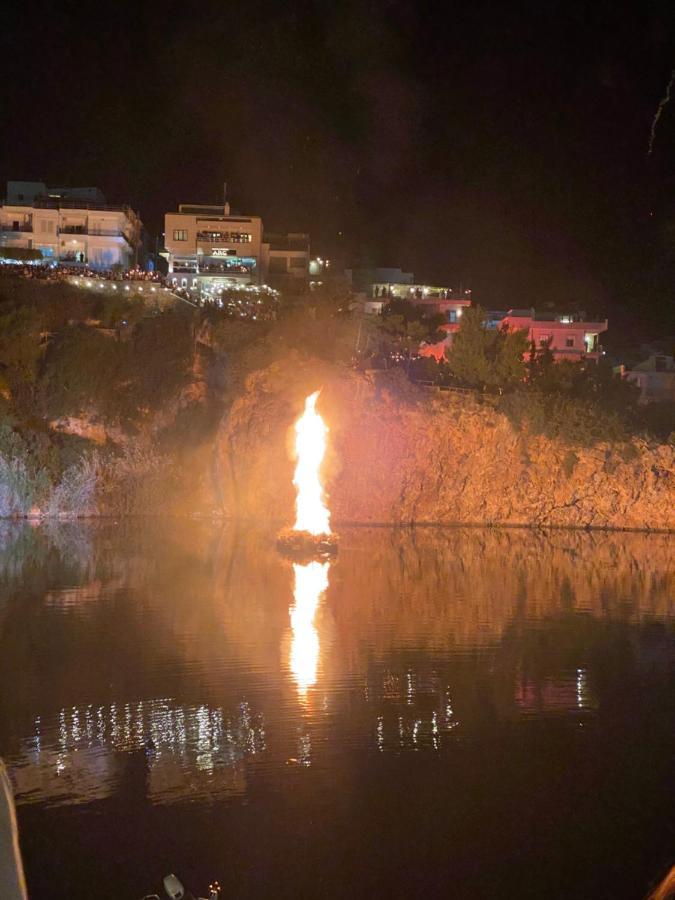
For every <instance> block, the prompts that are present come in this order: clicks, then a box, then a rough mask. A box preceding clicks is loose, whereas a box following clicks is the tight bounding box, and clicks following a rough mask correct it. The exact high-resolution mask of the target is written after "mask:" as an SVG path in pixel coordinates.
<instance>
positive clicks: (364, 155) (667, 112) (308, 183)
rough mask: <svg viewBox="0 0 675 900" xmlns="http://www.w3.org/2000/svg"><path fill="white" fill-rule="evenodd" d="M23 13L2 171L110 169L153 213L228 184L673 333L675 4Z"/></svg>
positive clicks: (12, 43)
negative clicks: (674, 75) (662, 103)
mask: <svg viewBox="0 0 675 900" xmlns="http://www.w3.org/2000/svg"><path fill="white" fill-rule="evenodd" d="M42 9H44V10H45V11H48V14H45V15H42V14H41V12H40V11H41V10H42ZM3 15H4V18H3V20H2V26H1V29H0V44H1V46H2V57H1V58H2V64H3V68H4V79H3V91H2V97H1V99H0V104H1V107H0V108H3V116H2V121H3V124H4V129H3V131H4V134H3V140H2V142H1V144H0V180H1V181H3V182H4V181H5V180H7V179H31V180H44V181H47V182H48V183H52V184H59V183H62V184H94V185H98V186H100V187H101V188H102V190H103V191H104V193H105V194H106V196H107V197H108V199H109V200H110V201H116V202H124V201H128V202H130V203H131V204H132V205H133V206H135V207H136V208H138V209H139V210H140V213H141V216H142V218H143V220H144V221H145V223H146V225H147V226H148V228H149V229H150V230H151V231H152V232H157V231H161V230H162V216H163V213H164V212H165V211H167V210H171V209H174V208H175V207H176V205H177V204H178V203H179V202H209V201H211V202H213V201H218V200H219V199H220V197H221V194H222V183H223V182H224V181H227V182H228V185H229V195H230V199H231V201H232V204H233V207H234V208H236V209H237V211H239V212H245V213H252V214H259V215H262V216H263V218H264V220H265V223H266V225H267V227H269V228H279V229H284V230H299V231H300V230H302V231H305V230H306V231H309V232H310V234H311V236H312V242H313V250H314V251H315V252H317V253H321V254H326V255H329V256H331V255H332V256H334V257H336V258H338V259H339V258H340V256H341V255H342V257H343V258H344V259H345V261H347V260H351V261H354V262H356V263H362V264H368V263H370V264H380V265H400V266H401V267H403V268H404V269H412V270H413V271H414V272H415V273H416V275H417V276H418V278H419V279H424V280H426V281H428V282H440V283H443V284H450V285H453V286H459V284H460V282H462V283H463V284H464V285H470V286H471V287H472V288H473V290H474V295H475V296H477V297H478V298H479V299H481V300H482V302H483V303H484V304H485V305H487V306H491V307H495V306H503V305H519V306H529V305H538V306H544V305H545V304H546V303H558V304H563V305H564V304H565V303H567V302H569V301H575V302H577V303H581V304H582V305H583V306H584V307H585V308H587V309H588V310H593V311H604V312H607V313H609V314H610V316H612V317H613V318H614V321H615V323H622V327H623V323H624V322H625V323H626V326H628V324H629V323H630V322H631V321H633V320H634V319H636V318H640V320H643V319H644V320H645V321H647V320H648V321H649V322H651V329H652V330H653V329H654V327H656V328H657V330H658V331H659V332H660V333H661V334H663V333H664V329H665V330H666V331H667V330H668V329H669V328H672V309H673V307H674V306H675V302H674V300H673V296H674V294H675V290H673V288H672V285H673V284H675V90H674V91H673V94H674V96H673V103H672V105H671V106H670V107H668V106H666V107H665V109H664V111H663V115H662V118H661V120H660V123H659V126H658V131H657V135H656V141H655V145H654V152H653V154H652V155H651V156H647V149H648V144H649V132H650V126H651V122H652V119H653V116H654V114H655V112H656V109H657V106H658V103H659V100H660V99H661V97H662V96H663V95H664V92H665V89H666V86H667V84H668V80H669V78H670V75H671V71H672V69H673V68H675V4H673V3H672V2H652V3H649V2H644V3H630V4H620V3H617V2H615V0H613V2H605V0H598V2H592V3H591V2H586V3H575V2H562V0H561V2H551V0H539V2H536V3H535V2H531V3H518V4H517V3H486V2H481V0H476V2H472V3H466V4H452V3H438V4H435V3H417V4H415V3H403V2H390V3H372V4H366V3H356V2H336V3H325V2H317V3H298V2H293V0H290V2H288V3H276V4H274V3H257V2H250V3H246V4H244V3H226V2H222V0H221V2H218V3H209V2H206V0H205V2H190V3H181V4H174V3H170V2H165V3H162V4H154V3H141V4H138V8H136V7H131V6H130V7H124V5H123V4H115V3H105V4H103V3H98V4H86V3H77V4H75V3H60V4H54V5H49V6H47V5H45V6H44V7H43V6H42V5H41V4H39V3H38V4H30V3H19V2H14V3H12V4H10V5H9V8H8V9H6V10H5V11H4V13H3ZM668 315H671V319H670V322H671V324H670V325H667V324H666V318H665V317H667V316H668ZM645 317H646V319H645ZM640 327H641V326H640ZM655 336H656V335H655Z"/></svg>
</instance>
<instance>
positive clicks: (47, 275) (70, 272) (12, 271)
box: [0, 262, 165, 285]
mask: <svg viewBox="0 0 675 900" xmlns="http://www.w3.org/2000/svg"><path fill="white" fill-rule="evenodd" d="M0 275H5V276H7V275H12V276H14V277H16V276H19V277H20V278H35V279H38V280H40V281H66V280H68V279H69V278H73V277H77V278H86V279H91V280H98V281H143V282H145V281H147V282H151V283H153V284H159V285H164V283H165V278H164V276H163V275H162V274H161V273H159V272H146V271H144V270H143V269H141V268H138V267H135V268H133V269H127V270H126V271H124V270H123V269H119V270H116V271H112V270H109V271H98V270H95V269H89V268H88V267H86V266H85V267H84V268H83V267H82V266H77V267H75V266H69V265H58V264H50V265H44V264H42V265H30V264H28V263H12V262H4V263H3V264H2V265H0Z"/></svg>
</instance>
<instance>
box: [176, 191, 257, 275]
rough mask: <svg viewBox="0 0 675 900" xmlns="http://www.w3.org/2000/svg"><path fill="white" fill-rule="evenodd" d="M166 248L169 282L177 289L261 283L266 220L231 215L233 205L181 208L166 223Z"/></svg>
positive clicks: (181, 205)
mask: <svg viewBox="0 0 675 900" xmlns="http://www.w3.org/2000/svg"><path fill="white" fill-rule="evenodd" d="M164 247H165V253H164V255H165V257H166V259H167V262H168V266H169V279H170V280H173V281H174V282H175V283H176V284H177V285H178V286H181V287H196V286H197V285H198V284H200V283H202V284H203V283H204V282H206V283H207V284H212V283H213V284H218V283H220V282H222V283H223V284H244V285H246V284H260V283H262V281H263V279H262V278H261V275H262V270H263V259H262V256H263V226H262V219H261V218H260V217H259V216H233V215H230V204H229V203H224V204H222V205H220V206H202V205H195V204H190V203H181V204H180V206H179V207H178V212H175V213H167V214H166V215H165V217H164Z"/></svg>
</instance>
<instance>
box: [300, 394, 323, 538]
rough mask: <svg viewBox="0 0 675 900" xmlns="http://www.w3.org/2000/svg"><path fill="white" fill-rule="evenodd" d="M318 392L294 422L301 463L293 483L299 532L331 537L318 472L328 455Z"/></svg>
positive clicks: (306, 402)
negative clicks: (295, 490) (317, 404)
mask: <svg viewBox="0 0 675 900" xmlns="http://www.w3.org/2000/svg"><path fill="white" fill-rule="evenodd" d="M318 396H319V391H316V392H315V393H314V394H310V396H309V397H307V399H306V400H305V411H304V412H303V414H302V415H301V416H300V418H299V419H298V421H297V422H296V423H295V451H296V453H297V456H298V464H297V466H296V467H295V475H294V476H293V484H294V485H295V486H296V488H297V490H298V496H297V500H296V510H297V514H296V519H295V525H294V526H293V527H294V529H295V530H296V531H308V532H309V533H310V534H330V514H329V512H328V509H327V508H326V504H325V503H324V496H323V487H322V486H321V481H320V479H319V469H320V467H321V463H322V462H323V457H324V454H325V452H326V435H327V434H328V428H327V427H326V423H325V422H324V420H323V419H322V418H321V416H320V415H319V413H318V412H317V411H316V401H317V399H318Z"/></svg>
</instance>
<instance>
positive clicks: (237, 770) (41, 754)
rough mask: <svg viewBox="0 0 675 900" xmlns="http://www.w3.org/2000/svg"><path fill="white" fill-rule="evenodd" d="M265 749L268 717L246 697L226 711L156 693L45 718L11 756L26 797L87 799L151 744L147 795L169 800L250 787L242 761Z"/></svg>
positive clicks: (116, 779)
mask: <svg viewBox="0 0 675 900" xmlns="http://www.w3.org/2000/svg"><path fill="white" fill-rule="evenodd" d="M266 749H267V747H266V736H265V722H264V719H263V716H262V714H259V713H254V712H253V711H252V710H251V707H250V706H249V704H248V703H247V702H245V701H244V702H242V703H240V704H239V707H238V709H237V710H236V712H235V713H234V714H233V715H227V714H226V713H225V712H224V711H223V710H222V709H221V708H215V709H212V708H210V707H208V706H206V705H201V706H182V705H174V704H173V703H172V702H171V701H170V700H168V699H166V700H164V699H157V700H149V701H139V702H137V703H127V704H124V705H117V704H115V703H112V704H110V705H109V706H93V705H89V706H86V707H71V708H69V709H62V710H61V711H60V712H59V714H58V716H57V717H56V718H51V719H50V720H45V719H44V718H42V719H41V718H40V717H38V718H36V720H35V730H34V734H33V738H32V739H30V740H27V741H25V742H24V745H23V747H22V752H21V753H20V754H19V755H18V757H15V758H14V759H11V760H10V762H11V764H12V775H13V778H14V781H15V791H16V796H17V801H18V802H19V803H27V802H28V803H29V802H36V801H42V800H44V799H47V798H48V799H49V800H50V801H51V802H52V803H82V802H89V801H92V800H100V799H103V798H104V797H107V796H109V795H110V794H111V793H112V792H113V791H114V790H115V789H116V787H117V785H118V784H119V783H120V781H121V780H123V779H124V778H125V770H126V769H127V768H128V765H127V763H128V761H129V760H131V759H132V758H134V756H135V754H137V753H139V752H141V755H142V751H144V750H146V751H147V753H146V756H147V791H148V795H149V797H150V799H151V800H152V801H153V802H155V803H162V802H173V801H176V800H180V799H183V798H184V797H186V796H194V795H195V794H197V795H198V794H200V793H201V794H204V795H206V794H211V795H216V794H223V793H225V794H228V793H229V794H231V793H235V794H240V793H243V792H244V791H245V789H246V780H245V772H244V770H243V768H242V762H243V761H244V760H245V759H246V758H250V757H252V756H255V755H256V754H260V753H262V752H263V751H265V750H266Z"/></svg>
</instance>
